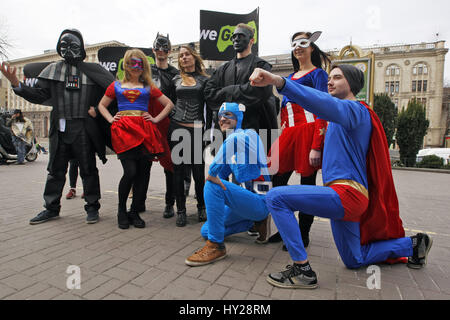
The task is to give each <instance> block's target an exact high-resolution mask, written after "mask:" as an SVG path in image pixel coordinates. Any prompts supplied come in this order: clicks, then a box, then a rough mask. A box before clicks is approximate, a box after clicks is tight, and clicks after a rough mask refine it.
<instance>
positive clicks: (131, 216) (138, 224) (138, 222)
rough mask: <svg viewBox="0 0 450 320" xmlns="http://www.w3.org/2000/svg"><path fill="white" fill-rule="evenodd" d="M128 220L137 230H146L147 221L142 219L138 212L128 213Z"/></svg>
mask: <svg viewBox="0 0 450 320" xmlns="http://www.w3.org/2000/svg"><path fill="white" fill-rule="evenodd" d="M128 220H129V221H130V224H132V225H133V226H134V227H135V228H145V221H144V220H142V219H141V217H140V216H139V213H137V212H132V211H130V212H128Z"/></svg>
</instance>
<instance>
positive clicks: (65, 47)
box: [56, 29, 86, 64]
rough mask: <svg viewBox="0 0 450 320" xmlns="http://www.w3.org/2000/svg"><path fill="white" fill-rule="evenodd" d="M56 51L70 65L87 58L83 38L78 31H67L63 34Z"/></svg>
mask: <svg viewBox="0 0 450 320" xmlns="http://www.w3.org/2000/svg"><path fill="white" fill-rule="evenodd" d="M56 51H57V52H58V54H59V55H60V56H61V57H62V58H64V60H66V61H67V62H68V63H71V64H74V63H76V62H79V61H83V60H84V59H85V58H86V51H85V49H84V42H83V36H82V35H81V32H80V31H78V30H77V29H66V30H64V31H63V32H61V35H60V36H59V39H58V44H57V45H56Z"/></svg>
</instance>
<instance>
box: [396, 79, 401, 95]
mask: <svg viewBox="0 0 450 320" xmlns="http://www.w3.org/2000/svg"><path fill="white" fill-rule="evenodd" d="M399 91H400V82H399V81H395V92H396V93H398V92H399Z"/></svg>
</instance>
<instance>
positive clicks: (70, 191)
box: [66, 188, 77, 199]
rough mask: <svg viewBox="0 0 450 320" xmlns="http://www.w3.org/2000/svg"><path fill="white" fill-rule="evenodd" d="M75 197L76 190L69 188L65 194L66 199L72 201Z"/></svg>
mask: <svg viewBox="0 0 450 320" xmlns="http://www.w3.org/2000/svg"><path fill="white" fill-rule="evenodd" d="M76 196H77V190H75V189H73V188H70V190H69V192H68V193H67V194H66V199H73V198H75V197H76Z"/></svg>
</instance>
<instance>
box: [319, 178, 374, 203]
mask: <svg viewBox="0 0 450 320" xmlns="http://www.w3.org/2000/svg"><path fill="white" fill-rule="evenodd" d="M335 184H340V185H345V186H349V187H352V188H353V189H355V190H357V191H359V192H360V193H362V194H363V195H364V196H365V197H366V198H367V199H369V192H368V191H367V189H366V187H364V186H363V185H362V184H361V183H359V182H356V181H353V180H334V181H331V182H328V183H326V184H325V187H331V186H333V185H335Z"/></svg>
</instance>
